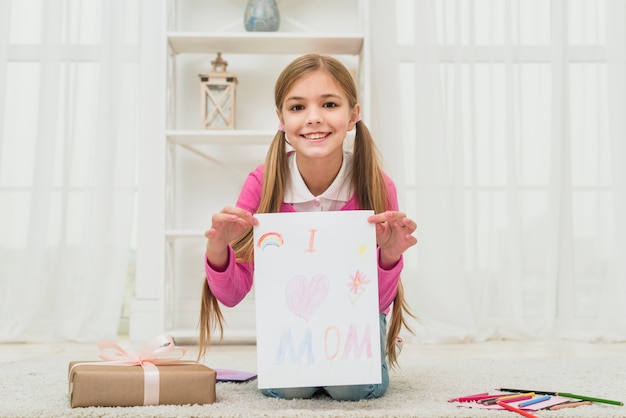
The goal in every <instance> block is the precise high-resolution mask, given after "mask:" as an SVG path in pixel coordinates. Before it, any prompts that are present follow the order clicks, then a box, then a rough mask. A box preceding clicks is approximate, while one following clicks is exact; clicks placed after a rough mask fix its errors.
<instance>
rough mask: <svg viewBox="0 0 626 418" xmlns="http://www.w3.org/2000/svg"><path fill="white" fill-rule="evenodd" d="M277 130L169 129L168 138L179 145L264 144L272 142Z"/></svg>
mask: <svg viewBox="0 0 626 418" xmlns="http://www.w3.org/2000/svg"><path fill="white" fill-rule="evenodd" d="M275 134H276V131H271V130H261V129H251V130H240V129H235V130H215V131H210V130H169V131H167V132H166V136H167V140H168V141H169V142H170V143H172V144H177V145H191V146H195V145H262V146H267V145H269V144H270V142H271V141H272V139H273V138H274V135H275Z"/></svg>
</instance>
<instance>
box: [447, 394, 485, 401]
mask: <svg viewBox="0 0 626 418" xmlns="http://www.w3.org/2000/svg"><path fill="white" fill-rule="evenodd" d="M482 396H491V395H489V392H481V393H475V394H473V395H465V396H459V397H457V398H452V399H448V402H462V401H461V399H470V398H476V397H481V398H480V399H483V398H482ZM472 400H475V399H472ZM476 400H478V399H476Z"/></svg>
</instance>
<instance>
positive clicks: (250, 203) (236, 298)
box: [204, 165, 403, 313]
mask: <svg viewBox="0 0 626 418" xmlns="http://www.w3.org/2000/svg"><path fill="white" fill-rule="evenodd" d="M385 180H386V181H387V187H388V189H389V198H390V201H391V205H392V207H390V208H388V209H389V210H398V195H397V192H396V187H395V185H394V184H393V181H392V180H391V179H390V178H389V177H387V176H385ZM262 186H263V165H260V166H259V167H257V169H256V170H254V171H253V172H251V173H250V174H248V178H247V179H246V181H245V182H244V184H243V186H242V189H241V193H240V194H239V199H238V200H237V207H240V208H242V209H245V210H247V211H250V212H251V213H256V211H257V209H258V207H259V203H260V201H261V190H262ZM358 209H360V208H359V207H358V206H357V203H356V197H355V196H354V195H353V196H352V198H351V199H350V200H349V201H348V202H347V203H346V204H345V205H344V206H343V207H342V208H341V210H358ZM280 211H281V212H295V209H294V208H293V206H292V205H290V204H288V203H284V202H283V204H282V206H281V208H280ZM379 251H380V250H379ZM379 259H380V253H379ZM204 264H205V270H206V277H207V282H208V284H209V287H210V288H211V292H212V293H213V294H214V295H215V297H216V298H217V300H219V301H220V302H221V303H222V304H224V305H226V306H229V307H232V306H235V305H237V304H238V303H239V302H241V301H242V300H243V298H244V297H245V296H246V295H247V294H248V292H249V291H250V289H251V288H252V276H253V273H254V263H252V262H245V263H237V262H235V252H234V251H233V249H232V248H231V247H230V246H229V247H228V265H227V266H226V268H225V269H224V271H217V270H215V269H214V268H212V267H211V266H210V265H209V262H208V260H207V258H206V257H204ZM402 267H403V260H402V257H401V258H400V260H399V261H398V262H397V263H396V265H395V266H393V267H391V268H390V269H388V270H385V269H383V268H382V267H380V264H379V266H378V304H379V311H380V313H388V312H389V306H390V305H391V303H392V302H393V300H394V299H395V297H396V293H397V291H398V280H399V279H400V272H401V271H402Z"/></svg>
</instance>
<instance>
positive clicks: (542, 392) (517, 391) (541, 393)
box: [496, 388, 557, 396]
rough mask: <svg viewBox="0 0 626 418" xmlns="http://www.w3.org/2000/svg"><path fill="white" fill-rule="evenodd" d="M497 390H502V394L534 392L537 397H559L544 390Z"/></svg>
mask: <svg viewBox="0 0 626 418" xmlns="http://www.w3.org/2000/svg"><path fill="white" fill-rule="evenodd" d="M496 390H500V391H502V392H514V393H527V392H534V393H536V394H537V395H551V396H556V395H557V393H556V392H547V391H543V390H527V389H505V388H500V389H496Z"/></svg>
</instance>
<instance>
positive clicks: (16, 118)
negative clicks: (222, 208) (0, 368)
mask: <svg viewBox="0 0 626 418" xmlns="http://www.w3.org/2000/svg"><path fill="white" fill-rule="evenodd" d="M2 5H3V6H2V7H4V8H6V7H8V8H9V10H8V12H9V13H8V14H6V15H5V13H4V12H5V10H3V13H1V15H2V18H1V19H5V18H6V20H7V21H8V23H9V25H7V26H5V25H2V32H3V33H2V35H0V42H2V44H1V45H0V66H1V68H0V75H4V76H3V77H2V78H1V79H2V81H3V82H4V81H5V80H6V84H7V89H6V90H7V94H6V95H5V94H2V95H1V96H0V97H2V101H3V103H2V105H3V106H4V113H3V114H0V119H1V120H0V127H3V129H2V130H0V135H1V136H0V150H2V152H1V153H0V158H1V159H2V162H1V163H2V170H1V171H0V200H1V202H2V203H1V204H0V206H1V207H2V209H0V212H1V214H2V216H1V217H0V230H2V231H3V232H2V234H1V236H0V259H1V260H2V263H1V265H0V290H1V291H0V341H26V342H30V341H55V340H71V341H96V340H99V339H102V338H115V337H116V336H117V331H118V325H119V320H120V313H121V310H122V304H123V299H124V289H125V285H126V282H127V277H128V266H129V257H130V254H131V252H130V246H131V228H132V219H133V208H134V199H135V168H136V167H135V150H136V146H137V130H138V121H137V115H138V109H137V100H138V97H139V94H140V92H139V91H138V86H139V83H138V80H139V74H140V71H141V67H142V65H141V60H140V51H139V49H138V39H137V36H138V33H139V32H138V28H139V21H138V18H139V16H140V14H139V12H140V11H139V2H138V1H126V0H106V1H105V0H101V1H96V2H90V3H89V4H87V3H85V2H75V1H64V0H46V1H43V2H40V3H37V2H35V3H32V2H31V4H27V5H26V6H27V7H28V8H31V7H32V9H28V10H26V9H25V8H24V7H25V6H24V4H23V3H20V2H11V1H9V2H2ZM11 8H12V9H13V10H12V11H11V10H10V9H11ZM26 12H28V13H26ZM141 12H142V13H143V12H145V13H149V12H150V10H143V11H141ZM29 13H30V14H29ZM7 16H11V18H10V19H9V18H8V17H7ZM38 16H43V18H42V19H41V20H40V21H37V17H38ZM20 26H23V27H25V28H28V29H29V32H28V33H26V32H24V33H23V32H21V31H20V29H21V27H20ZM5 28H6V33H5ZM33 28H34V29H33ZM33 33H35V34H36V33H39V36H38V37H37V38H36V39H33V38H32V34H33ZM29 37H30V38H29ZM7 51H9V52H7ZM5 56H7V59H6V60H4V59H3V58H4V57H5ZM145 73H146V74H149V71H146V72H145ZM0 109H3V108H2V107H0Z"/></svg>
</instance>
